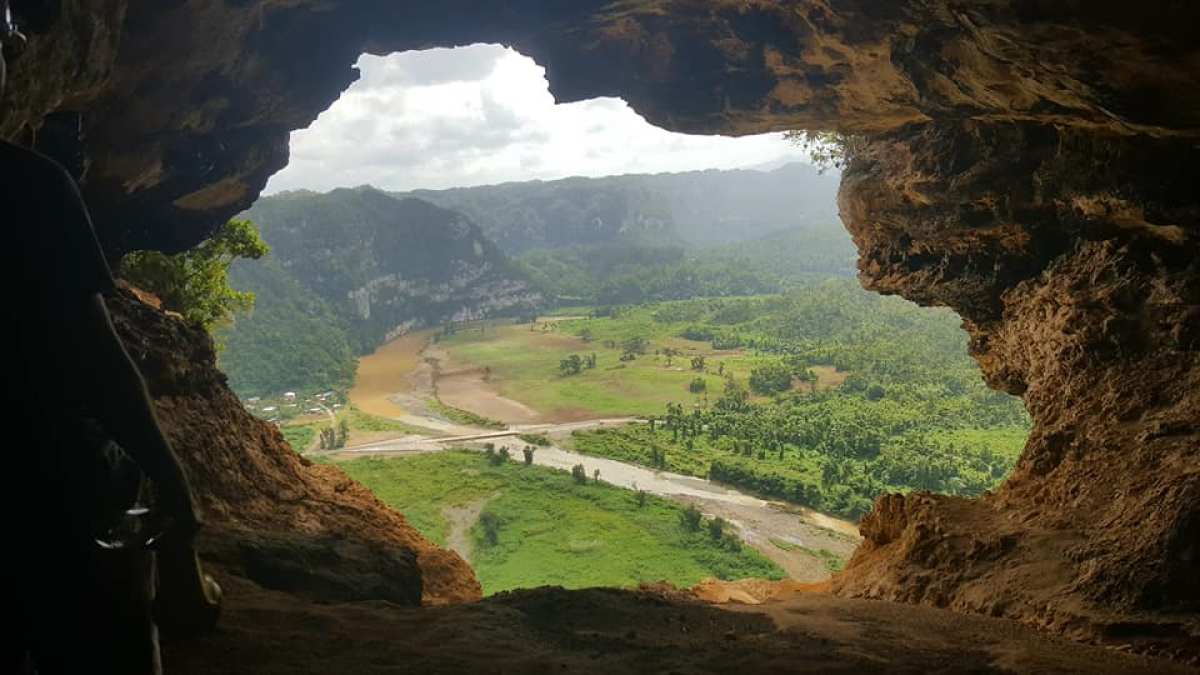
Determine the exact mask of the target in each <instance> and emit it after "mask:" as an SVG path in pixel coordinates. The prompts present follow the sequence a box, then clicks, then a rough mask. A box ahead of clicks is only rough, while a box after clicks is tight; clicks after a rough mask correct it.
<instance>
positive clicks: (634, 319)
mask: <svg viewBox="0 0 1200 675" xmlns="http://www.w3.org/2000/svg"><path fill="white" fill-rule="evenodd" d="M639 311H644V310H639ZM585 329H586V330H589V331H591V333H592V339H591V340H590V341H586V342H585V341H584V340H583V339H581V338H580V337H578V334H579V333H581V332H583V331H584V330H585ZM679 329H680V326H679V325H676V324H672V323H656V322H654V321H650V320H647V319H645V318H644V317H641V316H639V315H633V316H628V317H621V318H619V319H575V320H568V321H561V322H558V323H557V324H555V328H554V330H553V331H547V332H543V331H542V330H541V329H538V330H535V331H530V330H529V325H528V324H523V325H496V326H494V327H491V328H489V329H488V330H486V331H484V332H482V333H481V332H480V331H478V330H463V331H459V332H457V333H455V334H453V335H449V336H445V337H443V338H441V340H440V342H439V344H440V345H441V346H442V347H444V348H445V349H446V351H447V352H448V353H449V354H450V357H451V359H452V360H453V361H454V362H456V363H462V364H470V365H472V366H487V367H489V368H491V378H490V382H491V383H492V385H493V386H495V387H496V388H497V389H498V390H499V392H500V394H501V395H503V396H505V397H507V398H510V399H513V400H515V401H520V402H521V403H524V404H525V405H527V406H529V407H531V408H534V409H535V410H539V411H542V412H543V413H546V414H548V415H549V416H550V417H551V418H564V419H575V418H578V417H580V416H597V417H617V416H624V415H661V414H662V412H663V410H664V408H665V407H666V405H667V404H668V403H681V404H683V405H684V406H685V407H687V408H689V409H690V408H691V407H693V406H695V405H698V404H702V402H703V401H704V398H705V397H704V395H702V394H694V393H692V392H690V391H689V390H688V385H689V384H690V383H691V382H692V380H694V379H695V378H697V377H701V378H703V379H704V381H705V383H706V385H707V391H708V397H709V398H710V399H713V400H715V399H716V398H717V397H718V396H720V394H721V390H722V387H723V386H724V381H725V380H724V377H723V375H722V374H719V372H720V373H733V374H734V376H735V377H737V378H738V379H739V380H741V381H743V382H744V381H745V379H746V378H747V377H748V376H749V373H750V369H751V368H752V367H754V366H755V365H758V364H760V363H762V362H765V361H766V360H767V359H764V358H761V357H756V356H753V355H752V354H748V353H745V352H742V351H718V350H714V349H712V348H711V347H710V346H709V345H707V344H705V343H702V342H694V341H691V340H684V339H682V338H677V337H673V335H674V334H675V333H677V332H678V330H679ZM634 336H641V337H644V338H645V339H647V340H648V341H649V342H650V346H649V348H648V349H647V352H646V353H645V354H643V355H641V356H639V357H637V359H636V360H634V361H625V362H623V361H621V360H620V357H621V353H622V350H621V348H620V346H619V345H620V343H621V341H623V340H626V339H628V338H630V337H634ZM609 341H612V342H615V343H616V344H617V345H618V346H616V347H606V346H605V345H606V343H608V342H609ZM666 347H669V348H672V349H677V350H679V352H680V354H679V355H677V356H674V357H673V358H671V359H669V360H668V358H667V357H666V356H665V355H663V354H661V353H660V354H658V355H656V354H655V351H656V350H659V351H661V350H662V349H663V348H666ZM593 353H594V354H596V360H597V365H596V368H595V369H591V370H584V371H583V372H581V373H579V374H578V375H568V376H564V375H562V374H561V373H560V372H559V367H558V366H559V362H560V361H561V360H563V359H564V358H566V357H568V356H570V355H571V354H579V355H580V356H584V355H588V354H593ZM699 355H703V356H704V357H705V360H706V363H705V370H704V371H695V370H692V369H691V358H692V357H693V356H699ZM668 361H669V363H668ZM722 364H723V368H722Z"/></svg>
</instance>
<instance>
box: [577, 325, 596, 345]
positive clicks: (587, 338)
mask: <svg viewBox="0 0 1200 675" xmlns="http://www.w3.org/2000/svg"><path fill="white" fill-rule="evenodd" d="M579 339H580V340H583V341H584V342H591V341H592V340H594V339H595V337H594V335H593V333H592V329H591V328H587V327H584V328H583V329H581V330H580V331H579Z"/></svg>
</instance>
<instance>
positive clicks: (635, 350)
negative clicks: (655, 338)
mask: <svg viewBox="0 0 1200 675" xmlns="http://www.w3.org/2000/svg"><path fill="white" fill-rule="evenodd" d="M649 346H650V343H649V342H647V341H646V338H644V337H642V336H640V335H635V336H633V337H631V338H629V339H628V340H625V341H624V342H622V343H621V350H622V351H623V352H624V353H625V354H631V355H633V356H635V357H637V356H641V355H642V354H645V353H646V348H647V347H649Z"/></svg>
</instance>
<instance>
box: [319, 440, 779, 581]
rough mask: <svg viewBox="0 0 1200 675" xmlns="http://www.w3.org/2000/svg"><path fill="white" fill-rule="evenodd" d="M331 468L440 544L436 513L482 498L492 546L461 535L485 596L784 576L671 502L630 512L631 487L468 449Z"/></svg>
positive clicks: (440, 518)
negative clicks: (686, 523)
mask: <svg viewBox="0 0 1200 675" xmlns="http://www.w3.org/2000/svg"><path fill="white" fill-rule="evenodd" d="M340 466H341V467H342V468H343V469H345V470H346V472H347V473H348V474H350V476H352V477H353V478H355V479H357V480H358V481H360V482H362V483H363V484H365V485H366V486H367V487H369V488H370V489H371V490H372V491H373V492H374V493H375V494H376V495H378V496H379V498H380V499H382V500H383V501H385V502H387V503H388V504H389V505H391V506H392V507H394V508H396V509H398V510H399V511H401V512H402V513H404V514H405V517H407V518H408V520H409V522H410V523H412V524H413V525H414V526H415V527H416V528H417V529H418V530H420V531H421V532H422V533H424V534H425V535H426V536H427V537H429V538H430V539H431V540H433V541H435V542H437V543H439V544H445V543H446V540H447V537H448V536H449V534H450V527H451V525H450V523H449V522H448V521H447V520H446V517H445V516H444V515H443V510H444V509H445V508H447V507H452V506H462V505H465V504H468V503H471V502H474V501H476V500H482V499H486V500H487V502H486V505H485V506H484V509H483V514H491V516H490V517H492V518H494V519H497V520H498V522H499V528H498V530H497V532H496V540H495V543H491V542H489V541H488V537H487V535H486V533H485V531H484V528H483V527H482V526H481V525H480V524H479V523H476V524H475V525H474V526H473V527H472V529H471V531H470V540H471V543H472V544H471V545H472V553H471V556H470V557H471V563H472V566H473V567H474V568H475V571H476V574H477V575H478V576H479V580H480V582H481V583H482V584H483V589H484V593H485V594H493V593H498V592H501V591H506V590H511V589H515V588H528V587H533V586H541V585H560V586H564V587H566V588H584V587H589V586H634V585H637V584H638V583H641V582H654V581H667V582H670V583H672V584H675V585H677V586H681V587H685V586H691V585H693V584H695V583H697V582H699V581H700V580H702V579H705V578H709V577H717V578H721V579H739V578H771V579H779V578H782V577H783V572H782V571H781V570H780V569H779V568H778V567H777V566H776V565H775V564H774V563H772V562H771V561H769V560H767V559H766V558H765V557H763V556H762V555H761V554H759V553H758V552H757V551H755V550H753V549H751V548H749V547H741V548H740V549H738V550H733V549H732V548H731V547H730V546H728V545H727V544H722V543H720V542H717V541H714V540H713V539H712V538H710V537H709V535H708V534H707V533H706V532H705V531H704V530H703V529H702V530H701V531H700V532H689V531H686V530H685V529H684V528H683V527H682V526H681V525H680V513H681V512H682V509H681V508H680V507H679V506H677V505H675V504H674V503H672V502H669V501H666V500H663V499H659V498H656V497H653V496H648V497H646V499H645V503H644V505H641V506H639V504H638V500H637V498H636V497H637V495H636V493H634V492H632V491H630V490H625V489H621V488H617V487H613V486H610V485H607V484H603V483H594V482H591V481H589V482H588V483H587V484H585V485H578V484H576V483H575V482H574V481H573V480H572V478H571V476H570V474H568V473H566V472H562V471H555V470H553V469H548V468H545V467H537V466H524V465H522V464H519V463H517V462H515V461H514V462H509V463H506V464H503V465H500V466H492V465H490V464H489V463H488V462H487V460H486V459H485V458H484V456H483V455H481V454H479V453H474V452H469V451H455V452H446V453H440V454H431V455H420V456H416V457H411V458H403V459H360V460H355V461H353V462H348V463H345V464H341V465H340ZM483 517H485V515H481V518H483Z"/></svg>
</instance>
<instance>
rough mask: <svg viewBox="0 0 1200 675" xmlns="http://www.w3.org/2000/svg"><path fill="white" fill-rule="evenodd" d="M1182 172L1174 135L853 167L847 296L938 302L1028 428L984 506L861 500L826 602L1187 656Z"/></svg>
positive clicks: (1189, 531)
mask: <svg viewBox="0 0 1200 675" xmlns="http://www.w3.org/2000/svg"><path fill="white" fill-rule="evenodd" d="M1197 162H1200V151H1198V149H1197V147H1196V146H1195V145H1194V144H1191V143H1183V142H1179V141H1178V140H1176V139H1169V138H1167V139H1153V140H1152V139H1145V138H1132V137H1128V136H1117V135H1112V134H1105V133H1097V132H1094V131H1081V130H1075V129H1064V128H1056V127H1050V126H1045V125H1034V124H1027V123H1026V124H1004V125H993V124H980V123H977V122H968V123H953V124H930V125H923V126H921V127H919V128H914V129H910V130H906V131H904V132H901V133H898V134H895V135H892V136H889V137H887V138H884V139H879V140H876V141H874V142H872V143H871V144H870V146H869V148H868V149H866V150H865V151H864V152H863V153H862V155H861V156H860V157H859V158H858V159H857V160H856V161H855V162H854V163H853V166H852V167H851V168H850V169H849V170H848V171H847V172H846V174H845V179H844V182H843V185H842V192H841V196H840V202H841V209H842V216H843V220H844V222H845V224H846V226H847V227H848V228H849V229H850V231H851V233H852V234H853V236H854V239H855V242H856V244H857V245H858V247H859V250H860V251H861V252H862V253H863V255H862V259H861V261H860V268H861V279H862V280H863V283H864V284H865V285H866V286H867V287H868V288H873V289H876V290H879V291H882V292H885V293H899V294H901V295H904V296H905V297H909V298H911V299H914V300H916V301H918V302H922V303H926V304H940V305H949V306H950V307H953V308H954V309H955V310H957V311H958V312H959V313H960V314H961V315H962V317H963V319H964V326H965V328H966V329H967V330H968V331H969V332H970V334H971V338H972V339H971V349H972V352H973V354H974V355H975V357H976V359H977V360H978V361H979V363H980V365H981V366H982V368H983V374H984V377H985V378H986V379H987V381H988V383H989V384H991V385H992V386H993V387H995V388H998V389H1002V390H1005V391H1008V392H1010V393H1013V394H1018V395H1022V396H1023V397H1024V399H1025V403H1026V406H1027V407H1028V409H1029V411H1030V414H1031V416H1032V417H1033V420H1034V430H1033V434H1032V436H1031V438H1030V440H1029V443H1028V445H1027V447H1026V449H1025V453H1024V454H1023V456H1022V458H1021V461H1020V464H1019V465H1018V467H1017V468H1016V470H1015V471H1014V473H1013V475H1012V477H1011V478H1009V480H1008V481H1007V482H1006V483H1005V484H1004V485H1003V486H1002V487H1001V488H1000V489H999V490H998V491H997V493H996V494H994V495H989V496H987V497H985V498H983V499H981V500H978V501H969V500H960V499H951V498H944V497H934V496H928V495H916V496H910V497H907V498H906V497H902V496H899V495H896V496H892V497H887V498H884V499H882V500H880V502H879V504H877V507H876V509H875V511H874V512H873V513H872V514H871V515H870V516H868V517H867V518H866V519H865V521H864V523H863V534H864V536H865V537H866V540H867V541H866V543H865V544H864V546H863V547H862V548H861V549H860V550H859V551H858V552H857V554H856V555H855V557H854V559H853V560H852V561H851V563H850V565H849V566H848V569H847V571H846V573H845V574H843V575H841V576H840V577H839V578H838V579H837V580H836V581H835V584H834V585H835V589H836V590H837V591H838V592H840V593H842V594H846V595H853V596H865V597H877V598H888V599H896V600H904V601H916V602H926V603H929V604H934V605H939V606H948V607H952V608H958V609H969V610H973V611H980V612H985V613H989V614H995V615H1003V616H1011V617H1014V618H1019V619H1023V620H1027V621H1033V622H1038V623H1044V624H1047V625H1051V626H1053V627H1055V628H1057V629H1060V630H1063V631H1066V632H1069V633H1073V634H1077V635H1081V636H1083V635H1086V636H1088V637H1099V638H1101V639H1113V640H1122V641H1134V642H1137V641H1147V642H1151V643H1161V645H1162V646H1163V647H1164V648H1165V649H1175V648H1180V647H1179V645H1178V644H1177V643H1178V642H1179V638H1181V637H1186V636H1188V635H1191V638H1190V639H1191V640H1194V641H1195V642H1194V643H1193V646H1192V649H1195V648H1196V645H1198V644H1200V634H1198V633H1195V632H1190V631H1196V628H1197V625H1196V612H1197V611H1198V610H1200V258H1198V256H1197V251H1198V246H1200V206H1198V205H1197V204H1196V197H1195V195H1196V193H1195V188H1196V186H1197V184H1198V183H1197V181H1196V178H1197V173H1196V169H1195V167H1196V166H1197ZM1135 616H1136V617H1139V618H1138V619H1136V621H1138V622H1140V623H1141V624H1142V625H1141V626H1138V627H1134V626H1131V625H1130V624H1131V622H1132V621H1134V619H1133V618H1131V617H1135Z"/></svg>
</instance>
